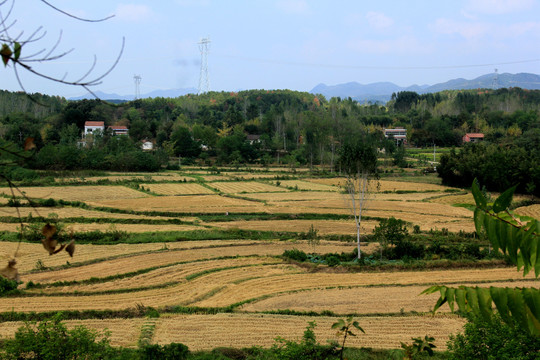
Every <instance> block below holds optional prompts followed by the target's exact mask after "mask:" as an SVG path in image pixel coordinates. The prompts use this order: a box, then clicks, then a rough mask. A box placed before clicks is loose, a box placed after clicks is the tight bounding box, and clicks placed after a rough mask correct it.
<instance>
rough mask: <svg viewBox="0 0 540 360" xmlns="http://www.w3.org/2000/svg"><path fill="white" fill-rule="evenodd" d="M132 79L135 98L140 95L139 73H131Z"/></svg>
mask: <svg viewBox="0 0 540 360" xmlns="http://www.w3.org/2000/svg"><path fill="white" fill-rule="evenodd" d="M133 80H134V81H135V100H137V99H139V98H140V97H141V88H140V86H141V80H142V77H141V75H133Z"/></svg>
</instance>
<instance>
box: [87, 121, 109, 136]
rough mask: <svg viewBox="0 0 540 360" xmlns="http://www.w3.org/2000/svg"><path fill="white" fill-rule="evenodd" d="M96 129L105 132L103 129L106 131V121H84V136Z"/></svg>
mask: <svg viewBox="0 0 540 360" xmlns="http://www.w3.org/2000/svg"><path fill="white" fill-rule="evenodd" d="M96 131H99V132H101V133H102V134H103V131H105V123H104V122H103V121H86V122H85V123H84V136H86V135H88V134H94V133H95V132H96Z"/></svg>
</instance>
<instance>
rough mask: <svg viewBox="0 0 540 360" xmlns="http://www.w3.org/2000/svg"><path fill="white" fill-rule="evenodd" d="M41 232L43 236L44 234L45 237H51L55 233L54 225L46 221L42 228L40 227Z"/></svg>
mask: <svg viewBox="0 0 540 360" xmlns="http://www.w3.org/2000/svg"><path fill="white" fill-rule="evenodd" d="M41 233H42V234H43V236H45V238H47V239H51V238H52V237H53V236H54V234H56V226H54V225H51V224H49V223H47V224H45V225H43V228H42V229H41Z"/></svg>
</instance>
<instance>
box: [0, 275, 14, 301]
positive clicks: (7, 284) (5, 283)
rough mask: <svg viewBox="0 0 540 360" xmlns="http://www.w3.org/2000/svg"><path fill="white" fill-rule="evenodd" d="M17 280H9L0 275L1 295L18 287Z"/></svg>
mask: <svg viewBox="0 0 540 360" xmlns="http://www.w3.org/2000/svg"><path fill="white" fill-rule="evenodd" d="M17 285H18V284H17V282H16V281H14V280H9V279H6V278H5V277H3V276H2V275H0V296H3V295H5V294H7V293H8V292H10V291H13V290H15V289H17Z"/></svg>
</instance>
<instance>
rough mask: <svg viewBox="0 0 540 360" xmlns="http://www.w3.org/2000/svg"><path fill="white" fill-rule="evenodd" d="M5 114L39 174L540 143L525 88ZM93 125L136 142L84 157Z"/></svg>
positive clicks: (44, 106) (27, 106)
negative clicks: (369, 147) (368, 143)
mask: <svg viewBox="0 0 540 360" xmlns="http://www.w3.org/2000/svg"><path fill="white" fill-rule="evenodd" d="M0 109H1V110H2V114H3V115H2V120H1V125H0V129H1V130H0V134H1V136H2V137H3V138H4V139H5V140H8V141H12V142H14V143H16V144H18V145H20V146H22V142H23V141H24V139H26V138H27V137H33V138H34V143H35V144H36V146H37V149H36V152H37V155H36V157H35V158H34V160H33V162H32V166H34V167H35V168H39V169H76V168H81V167H82V168H104V169H118V168H119V167H120V169H125V170H130V169H131V170H134V169H137V170H151V169H155V168H159V166H160V165H163V164H164V163H166V160H167V157H168V156H177V157H180V158H181V159H182V162H183V163H192V162H194V161H200V162H201V163H206V164H218V165H219V164H241V163H263V164H264V163H270V162H277V163H286V164H290V165H292V166H294V165H297V164H307V165H310V166H312V165H324V166H327V167H328V168H329V167H333V166H334V162H335V157H336V151H337V149H338V148H339V147H340V145H341V144H343V143H344V141H345V140H346V139H347V138H348V137H353V136H356V135H359V134H366V133H369V134H371V135H373V136H374V138H376V139H379V140H378V141H380V142H381V143H380V147H381V148H382V147H384V144H383V142H384V141H383V140H384V136H383V132H382V130H383V128H387V127H390V128H392V127H404V128H406V129H407V137H408V143H409V145H411V146H416V147H424V146H433V145H436V146H461V142H462V140H461V139H462V136H463V135H464V134H465V133H468V132H481V133H484V134H485V140H486V143H492V144H499V145H502V146H504V147H505V148H514V147H524V148H525V150H526V151H525V152H526V156H525V157H527V156H529V155H531V154H532V153H533V152H534V151H533V150H534V149H535V147H536V149H537V148H538V143H539V140H538V139H539V138H540V134H539V133H540V117H539V111H540V91H538V90H530V91H529V90H523V89H520V88H510V89H506V88H505V89H498V90H483V89H479V90H467V91H444V92H440V93H435V94H423V95H419V94H417V93H415V92H399V93H397V94H394V95H393V96H392V99H391V101H389V102H388V103H387V104H386V105H385V106H381V105H375V104H360V103H358V102H356V101H354V100H352V99H350V98H349V99H340V98H332V99H325V98H324V97H323V96H320V95H319V96H317V95H313V94H310V93H307V92H296V91H290V90H274V91H267V90H249V91H242V92H238V93H236V92H210V93H207V94H203V95H186V96H181V97H178V98H155V99H143V100H137V101H133V102H129V103H124V104H120V105H114V104H109V103H105V102H102V101H99V100H81V101H69V102H68V101H65V100H64V99H59V98H54V97H47V96H41V95H33V96H32V98H30V97H28V96H26V95H24V94H20V93H8V92H2V93H0ZM85 121H104V122H105V126H106V127H107V126H110V125H125V126H127V127H128V128H129V138H126V137H124V138H121V137H113V136H111V134H110V133H108V132H107V131H105V133H104V134H103V135H102V136H98V137H96V138H94V139H93V140H92V142H91V143H88V142H87V145H86V147H80V146H78V145H77V143H78V141H79V140H80V139H81V135H82V131H83V128H84V122H85ZM248 135H249V137H248ZM253 135H257V136H253ZM145 139H146V140H151V141H153V142H154V143H155V147H154V149H155V151H154V152H153V153H151V154H147V155H145V162H144V163H142V162H140V161H139V160H138V158H140V157H138V156H137V155H136V154H139V153H141V151H140V142H141V141H142V140H145ZM531 146H532V149H531ZM390 150H391V149H390ZM120 154H122V156H120ZM126 154H128V155H126ZM111 155H112V156H111ZM531 156H532V155H531ZM118 158H122V159H123V160H122V161H120V162H118V160H117V159H118ZM150 158H152V160H151V161H150ZM527 158H528V157H527ZM145 164H146V165H145ZM148 164H150V165H148ZM533 167H534V166H533ZM449 181H450V180H449ZM530 181H532V180H530V179H528V182H530Z"/></svg>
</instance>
